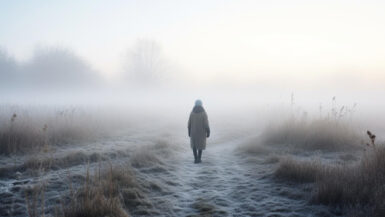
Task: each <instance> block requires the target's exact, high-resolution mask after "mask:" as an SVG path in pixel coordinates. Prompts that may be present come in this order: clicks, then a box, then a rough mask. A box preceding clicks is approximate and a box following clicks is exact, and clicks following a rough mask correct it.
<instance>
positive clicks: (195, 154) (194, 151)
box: [193, 147, 198, 163]
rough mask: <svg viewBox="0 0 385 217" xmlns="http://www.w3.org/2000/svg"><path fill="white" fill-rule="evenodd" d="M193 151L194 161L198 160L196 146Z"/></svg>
mask: <svg viewBox="0 0 385 217" xmlns="http://www.w3.org/2000/svg"><path fill="white" fill-rule="evenodd" d="M193 153H194V163H197V162H198V154H197V149H196V148H195V147H194V148H193Z"/></svg>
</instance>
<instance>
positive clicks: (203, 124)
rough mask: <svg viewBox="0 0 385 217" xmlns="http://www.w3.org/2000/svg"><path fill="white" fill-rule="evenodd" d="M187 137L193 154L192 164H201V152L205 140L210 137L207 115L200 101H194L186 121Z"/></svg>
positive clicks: (204, 147)
mask: <svg viewBox="0 0 385 217" xmlns="http://www.w3.org/2000/svg"><path fill="white" fill-rule="evenodd" d="M188 135H189V137H190V145H191V148H192V150H193V154H194V163H201V162H202V151H203V150H205V149H206V138H208V137H209V136H210V127H209V121H208V117H207V113H206V111H205V109H204V108H203V106H202V101H201V100H199V99H198V100H196V101H195V106H194V108H193V110H192V111H191V113H190V117H189V120H188Z"/></svg>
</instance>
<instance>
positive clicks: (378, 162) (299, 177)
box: [274, 132, 385, 216]
mask: <svg viewBox="0 0 385 217" xmlns="http://www.w3.org/2000/svg"><path fill="white" fill-rule="evenodd" d="M368 135H369V137H370V140H371V142H370V143H368V144H367V146H368V147H367V149H366V151H365V152H364V156H363V157H362V159H361V161H360V162H358V163H357V164H353V165H328V164H321V162H320V161H298V160H297V161H296V160H293V159H284V160H282V161H281V162H280V164H279V166H278V168H277V170H276V171H275V173H274V174H275V176H276V177H277V178H280V179H285V180H290V181H296V182H314V183H315V185H314V192H313V195H312V202H314V203H321V204H326V205H330V206H339V207H344V208H346V209H350V208H355V209H359V210H366V212H367V214H368V213H370V214H369V216H384V215H385V202H384V198H385V187H384V186H385V158H384V156H385V146H376V145H375V142H374V139H375V136H373V134H371V133H370V132H368Z"/></svg>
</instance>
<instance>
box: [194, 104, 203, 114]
mask: <svg viewBox="0 0 385 217" xmlns="http://www.w3.org/2000/svg"><path fill="white" fill-rule="evenodd" d="M204 111H205V109H204V108H203V107H202V106H200V105H196V106H194V108H193V110H192V112H194V113H200V112H204Z"/></svg>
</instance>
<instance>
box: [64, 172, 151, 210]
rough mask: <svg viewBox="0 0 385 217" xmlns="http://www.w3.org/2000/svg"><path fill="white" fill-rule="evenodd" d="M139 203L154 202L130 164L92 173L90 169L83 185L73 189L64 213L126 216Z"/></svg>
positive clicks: (144, 204) (140, 204) (149, 205)
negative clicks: (148, 198) (150, 200)
mask: <svg viewBox="0 0 385 217" xmlns="http://www.w3.org/2000/svg"><path fill="white" fill-rule="evenodd" d="M138 206H148V207H151V204H150V203H149V202H148V200H147V199H146V197H145V195H144V193H143V191H142V190H141V188H140V186H139V184H138V182H137V180H136V178H135V175H134V174H133V172H132V171H131V170H130V169H129V168H112V167H111V168H110V169H108V170H105V171H104V172H99V173H96V174H95V175H94V176H93V177H92V176H90V175H89V172H88V171H87V175H86V180H85V183H84V185H83V186H82V187H81V188H80V189H78V190H76V191H71V195H70V201H69V202H68V203H67V205H63V207H62V215H59V216H64V217H80V216H81V217H87V216H90V217H91V216H92V217H104V216H111V217H126V216H129V213H128V212H129V211H130V210H134V209H137V207H138Z"/></svg>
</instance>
